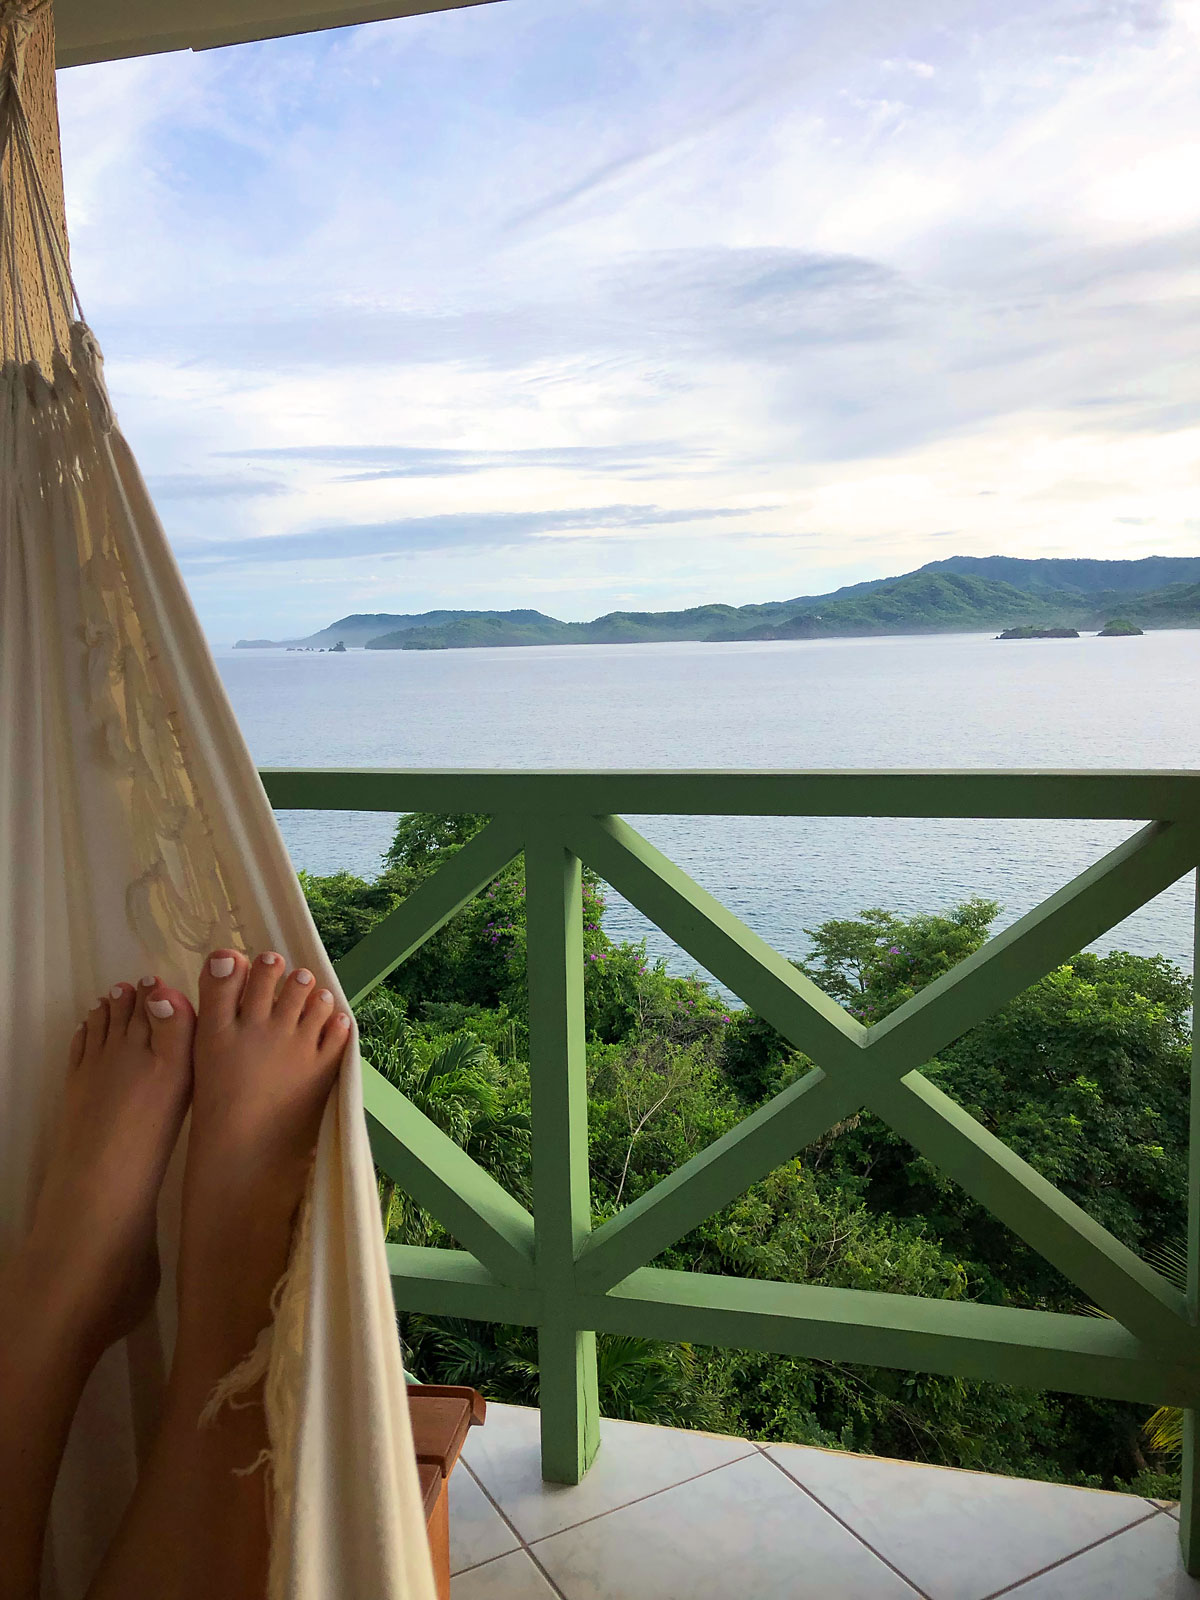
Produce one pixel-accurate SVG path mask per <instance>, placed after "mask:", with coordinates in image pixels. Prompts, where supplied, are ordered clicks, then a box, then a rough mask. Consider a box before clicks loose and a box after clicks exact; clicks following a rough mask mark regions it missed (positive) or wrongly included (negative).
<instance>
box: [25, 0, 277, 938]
mask: <svg viewBox="0 0 1200 1600" xmlns="http://www.w3.org/2000/svg"><path fill="white" fill-rule="evenodd" d="M45 4H46V0H7V4H6V5H5V6H4V7H3V8H0V28H5V29H7V35H6V37H5V39H4V48H3V52H2V55H0V60H2V63H3V64H2V67H0V72H2V74H3V76H2V79H0V162H3V161H5V160H7V163H8V182H7V183H6V184H4V185H3V186H0V253H2V254H3V258H4V259H5V260H6V261H7V262H8V263H9V272H8V283H9V285H10V287H11V293H10V295H9V296H6V297H5V304H6V305H7V304H8V302H9V300H10V299H11V304H12V316H11V319H6V325H5V326H4V328H3V329H0V339H2V343H0V359H2V361H3V372H4V375H5V377H6V380H7V383H6V388H7V391H8V392H7V396H6V398H7V401H8V404H7V406H6V407H5V412H6V420H7V423H8V427H7V428H6V430H5V431H6V432H11V436H12V441H13V445H14V448H16V449H19V443H18V441H20V440H22V439H23V438H40V441H41V448H40V449H39V451H38V454H39V456H40V458H41V466H42V469H43V470H42V472H41V474H40V476H41V481H42V482H43V483H44V484H51V485H53V487H54V489H55V490H56V491H57V494H58V495H59V496H61V497H62V498H63V499H69V500H70V502H71V505H70V510H71V512H72V515H71V519H70V520H71V521H72V522H73V524H74V526H75V528H76V530H77V535H78V555H79V567H80V572H81V575H82V584H81V593H82V599H83V603H84V616H83V639H84V644H85V647H86V651H87V681H88V687H89V692H90V703H91V710H92V714H93V717H94V718H95V720H96V724H97V727H98V728H99V730H100V733H101V736H102V738H103V741H104V745H105V748H106V750H107V752H108V757H109V760H110V761H111V762H112V763H113V765H114V767H115V768H116V769H117V770H118V771H119V772H120V773H121V774H122V776H123V778H124V779H125V780H126V781H127V783H128V785H129V804H130V808H131V814H132V817H133V838H134V841H135V846H136V857H137V869H138V870H137V872H136V875H135V876H134V877H133V879H132V881H131V882H130V883H129V884H128V886H127V890H126V915H127V916H128V918H129V920H130V924H131V926H132V927H133V928H134V930H135V931H136V933H137V934H138V936H139V938H140V939H141V941H142V942H143V943H144V944H146V945H148V946H151V947H153V945H154V944H155V943H157V942H161V940H162V939H163V938H166V939H169V940H172V941H174V942H176V943H178V944H179V945H181V946H182V947H183V948H184V949H187V950H191V951H195V952H201V951H204V950H210V949H212V948H213V947H214V946H217V945H231V946H235V947H237V948H239V949H244V948H245V946H246V940H245V936H244V931H243V929H242V927H241V925H240V919H239V918H238V916H237V913H236V910H235V907H234V904H233V900H232V896H231V894H230V892H229V886H228V885H227V884H226V883H225V882H224V881H223V878H222V874H221V870H220V865H219V861H218V856H217V853H216V851H215V850H214V849H213V847H212V843H211V841H212V836H213V831H212V827H211V825H210V824H209V821H208V818H207V816H206V815H205V808H204V805H203V802H202V800H201V798H200V796H199V795H198V793H197V792H196V789H195V786H194V785H193V784H192V783H191V782H190V780H189V775H188V774H189V762H188V761H187V759H186V755H185V751H184V737H183V731H182V724H181V720H180V718H179V717H178V715H177V714H175V713H174V712H173V711H172V710H171V709H169V705H170V702H169V700H168V699H167V698H166V693H165V685H164V683H163V681H162V678H161V674H160V673H159V672H158V670H157V657H156V653H155V650H154V647H153V644H152V642H151V640H150V639H149V638H148V637H147V635H146V632H145V629H144V627H140V626H139V625H138V620H137V610H136V607H135V606H134V605H133V603H132V597H131V595H130V592H129V581H128V577H127V567H128V553H127V552H126V551H124V550H123V549H122V542H121V530H122V528H123V527H124V526H125V525H126V524H127V522H128V508H127V507H125V506H122V505H120V504H119V503H118V504H114V501H119V500H120V498H121V495H122V490H121V483H120V475H119V473H118V472H117V471H116V468H115V463H114V461H113V460H112V458H111V451H110V449H109V438H110V435H111V434H112V431H113V427H114V418H113V410H112V405H111V402H110V401H109V397H108V392H107V389H106V387H105V383H104V376H103V358H102V356H101V353H100V347H99V345H98V343H97V341H96V338H95V336H94V334H93V333H92V331H91V329H90V328H89V327H88V326H87V323H86V321H85V320H84V316H83V308H82V305H81V304H80V299H79V292H78V289H77V288H76V285H75V279H74V275H73V274H72V271H71V264H70V260H69V257H68V255H67V252H66V249H65V244H64V240H63V238H62V235H61V230H60V228H59V227H58V226H57V225H56V222H55V218H54V211H53V207H52V205H51V203H50V196H49V193H48V192H47V188H46V183H45V179H44V178H43V176H42V172H41V167H40V163H39V161H38V157H37V150H36V146H35V144H34V139H33V133H32V129H31V127H30V120H29V113H28V108H27V106H26V104H25V99H24V95H23V92H22V79H23V63H24V55H25V48H26V46H27V44H28V41H29V38H30V36H31V33H32V29H33V25H34V22H35V21H36V17H37V14H38V13H39V12H40V11H41V10H42V9H43V8H44V6H45ZM18 188H19V189H20V193H21V197H22V198H23V200H24V217H25V220H26V233H27V236H28V238H29V240H30V241H31V243H32V246H33V253H34V255H35V258H36V262H37V267H38V279H39V282H40V286H41V290H42V295H43V300H42V303H41V305H40V306H38V307H36V310H37V311H40V312H41V314H42V318H43V319H45V320H48V322H49V325H50V327H51V329H52V330H53V331H54V333H55V336H56V347H55V349H54V352H53V360H52V382H50V383H47V381H46V375H45V374H44V373H43V372H42V370H41V366H40V363H39V361H38V359H37V343H36V339H35V335H34V331H33V320H32V319H33V314H34V311H35V307H34V305H33V303H32V301H31V300H30V297H29V295H28V292H27V290H26V286H25V284H24V281H23V275H22V274H21V272H20V271H19V268H18V255H17V241H18V227H19V223H18V218H19V216H20V214H21V213H20V211H19V208H18V206H17V205H16V204H14V200H13V192H14V191H16V190H17V189H18ZM59 330H63V332H64V333H65V339H64V338H63V337H62V336H61V335H60V332H59ZM4 459H5V460H6V461H12V466H13V474H14V478H13V481H16V482H21V481H24V480H25V478H26V475H25V474H22V473H20V472H19V471H17V469H16V463H15V460H13V458H12V457H11V456H10V454H9V451H8V450H5V452H4ZM64 509H65V508H64Z"/></svg>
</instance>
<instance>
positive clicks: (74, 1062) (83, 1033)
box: [67, 1022, 87, 1072]
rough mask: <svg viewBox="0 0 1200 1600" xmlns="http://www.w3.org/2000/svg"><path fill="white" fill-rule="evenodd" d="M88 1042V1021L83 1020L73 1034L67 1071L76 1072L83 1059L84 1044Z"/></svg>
mask: <svg viewBox="0 0 1200 1600" xmlns="http://www.w3.org/2000/svg"><path fill="white" fill-rule="evenodd" d="M86 1043H87V1023H86V1022H81V1023H80V1024H79V1026H78V1027H77V1028H76V1029H75V1032H74V1033H73V1034H72V1035H71V1047H70V1050H69V1051H68V1054H67V1071H68V1072H74V1071H75V1068H76V1067H77V1066H78V1065H79V1063H80V1062H81V1061H82V1060H83V1051H84V1046H85V1045H86Z"/></svg>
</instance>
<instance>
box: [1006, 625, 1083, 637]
mask: <svg viewBox="0 0 1200 1600" xmlns="http://www.w3.org/2000/svg"><path fill="white" fill-rule="evenodd" d="M996 637H997V639H1078V637H1079V629H1078V628H1035V627H1032V626H1031V625H1030V624H1029V623H1026V624H1025V625H1024V626H1023V627H1020V628H1005V630H1004V632H1003V633H998V634H997V635H996Z"/></svg>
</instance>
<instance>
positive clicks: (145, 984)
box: [142, 978, 158, 989]
mask: <svg viewBox="0 0 1200 1600" xmlns="http://www.w3.org/2000/svg"><path fill="white" fill-rule="evenodd" d="M157 982H158V979H157V978H143V979H142V988H143V989H153V987H154V985H155V984H156V983H157Z"/></svg>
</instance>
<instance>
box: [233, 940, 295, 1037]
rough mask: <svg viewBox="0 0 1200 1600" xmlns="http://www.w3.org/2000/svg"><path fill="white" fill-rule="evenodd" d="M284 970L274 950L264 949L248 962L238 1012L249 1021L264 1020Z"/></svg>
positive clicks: (272, 1003)
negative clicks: (248, 965) (248, 966)
mask: <svg viewBox="0 0 1200 1600" xmlns="http://www.w3.org/2000/svg"><path fill="white" fill-rule="evenodd" d="M284 971H285V967H284V960H283V957H282V956H281V955H278V954H276V952H275V951H274V950H264V951H263V953H262V955H260V956H256V957H255V959H254V960H253V961H252V962H251V963H250V972H249V975H248V976H247V978H246V988H245V991H244V993H243V995H242V1003H241V1007H240V1012H241V1015H242V1016H243V1017H245V1018H246V1019H247V1021H249V1022H265V1021H266V1019H267V1018H268V1017H269V1016H270V1015H271V1008H272V1006H273V1005H274V1004H275V991H276V989H277V988H278V987H279V980H280V978H282V977H283V974H284Z"/></svg>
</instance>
